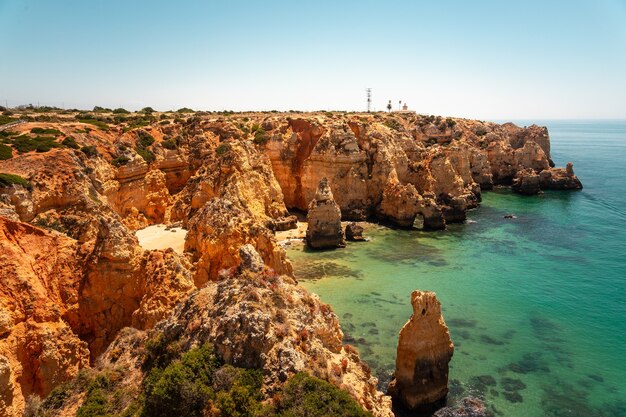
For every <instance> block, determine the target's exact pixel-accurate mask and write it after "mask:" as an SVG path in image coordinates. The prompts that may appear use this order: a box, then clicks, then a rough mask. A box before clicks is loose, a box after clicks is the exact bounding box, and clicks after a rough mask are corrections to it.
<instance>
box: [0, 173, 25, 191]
mask: <svg viewBox="0 0 626 417" xmlns="http://www.w3.org/2000/svg"><path fill="white" fill-rule="evenodd" d="M14 184H15V185H21V186H22V187H24V188H29V189H30V182H28V180H26V179H24V178H22V177H20V176H19V175H15V174H5V173H0V187H9V186H11V185H14Z"/></svg>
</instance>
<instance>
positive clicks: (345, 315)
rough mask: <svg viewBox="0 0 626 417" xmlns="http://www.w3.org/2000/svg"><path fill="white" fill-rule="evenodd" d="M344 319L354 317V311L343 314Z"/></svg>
mask: <svg viewBox="0 0 626 417" xmlns="http://www.w3.org/2000/svg"><path fill="white" fill-rule="evenodd" d="M343 318H344V319H351V318H352V313H346V314H344V315H343Z"/></svg>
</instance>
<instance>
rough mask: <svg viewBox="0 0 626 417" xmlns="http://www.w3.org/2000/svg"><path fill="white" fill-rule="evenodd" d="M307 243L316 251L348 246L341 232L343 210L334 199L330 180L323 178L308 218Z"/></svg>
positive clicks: (310, 206) (312, 201)
mask: <svg viewBox="0 0 626 417" xmlns="http://www.w3.org/2000/svg"><path fill="white" fill-rule="evenodd" d="M306 220H307V229H306V242H307V244H308V245H309V246H310V247H312V248H314V249H324V248H341V247H344V246H345V245H346V243H345V240H344V237H343V230H341V209H340V208H339V205H337V203H336V202H335V199H334V198H333V193H332V191H331V190H330V185H329V184H328V179H327V178H326V177H324V178H322V179H321V180H320V182H319V185H318V186H317V191H316V192H315V198H313V200H311V203H309V211H308V213H307V216H306Z"/></svg>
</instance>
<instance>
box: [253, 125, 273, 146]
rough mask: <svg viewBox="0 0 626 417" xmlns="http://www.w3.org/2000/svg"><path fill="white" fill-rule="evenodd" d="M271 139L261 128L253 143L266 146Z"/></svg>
mask: <svg viewBox="0 0 626 417" xmlns="http://www.w3.org/2000/svg"><path fill="white" fill-rule="evenodd" d="M269 139H270V137H269V136H268V135H267V133H265V130H263V128H259V129H257V131H256V133H255V134H254V139H253V140H252V141H253V142H254V143H256V144H257V145H265V144H266V143H267V141H268V140H269Z"/></svg>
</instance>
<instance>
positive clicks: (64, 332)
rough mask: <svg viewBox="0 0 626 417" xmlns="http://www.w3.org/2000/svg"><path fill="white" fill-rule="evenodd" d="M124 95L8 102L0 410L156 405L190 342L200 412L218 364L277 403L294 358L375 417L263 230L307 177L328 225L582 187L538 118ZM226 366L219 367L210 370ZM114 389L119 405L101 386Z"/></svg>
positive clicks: (258, 396) (463, 209)
mask: <svg viewBox="0 0 626 417" xmlns="http://www.w3.org/2000/svg"><path fill="white" fill-rule="evenodd" d="M122 110H123V109H116V110H108V109H102V108H96V109H94V111H88V112H87V111H83V112H81V111H67V110H60V109H44V110H43V111H34V110H23V111H14V112H12V114H11V115H9V116H5V119H6V120H7V122H6V124H9V123H14V124H12V125H10V126H9V127H8V128H6V129H3V130H2V131H0V277H1V279H2V281H1V285H0V336H1V338H0V414H2V415H21V414H22V412H23V411H24V410H25V409H28V408H29V407H32V404H33V401H35V398H42V399H43V398H46V397H47V399H46V400H44V402H43V405H42V406H41V407H43V409H45V410H48V411H49V412H50V414H51V415H74V413H76V411H77V410H79V409H81V408H83V407H88V406H90V404H91V403H90V401H92V400H93V396H94V395H96V394H94V393H99V394H98V395H101V396H102V398H103V399H102V400H101V401H100V402H99V404H105V407H108V408H107V412H109V413H112V414H115V413H118V414H121V413H123V412H124V411H125V410H129V409H131V408H132V407H135V408H137V409H139V408H142V407H143V409H144V410H145V409H149V408H150V407H153V406H155V407H156V405H155V404H157V405H158V404H160V403H159V402H158V401H157V400H156V399H155V398H157V397H154V396H153V395H157V394H156V393H158V392H160V391H158V389H157V388H158V387H160V385H159V383H160V382H159V381H161V380H162V379H163V378H165V376H167V375H170V374H168V372H170V373H172V372H175V370H170V365H172V366H173V365H176V366H179V368H180V367H184V366H185V364H190V363H193V361H192V359H193V358H194V357H196V356H194V355H200V354H206V355H213V356H210V357H211V358H214V360H215V361H216V363H219V366H217V365H216V366H215V369H217V370H212V371H211V375H212V377H211V378H212V380H213V385H212V386H211V387H208V388H207V389H206V390H199V391H198V390H195V388H193V389H191V388H190V389H191V391H193V392H194V393H196V394H198V393H199V392H200V393H204V394H198V395H199V397H198V398H201V399H204V400H206V401H209V400H210V401H211V404H213V406H214V407H215V409H216V410H218V409H220V407H224V404H223V403H221V402H220V401H226V400H225V399H224V398H225V397H224V395H227V394H224V393H228V392H231V391H232V389H234V388H233V387H234V386H237V383H236V381H238V379H237V378H238V377H236V376H233V375H235V374H236V372H244V371H240V370H241V369H247V370H250V369H253V370H254V369H256V370H259V372H260V373H259V375H260V377H259V379H258V386H256V385H254V384H252V385H254V386H255V387H256V388H255V389H256V390H257V391H258V392H256V391H255V394H254V395H252V394H251V397H253V399H254V401H257V402H258V403H262V402H264V401H265V404H266V405H265V406H267V407H269V405H267V403H268V402H269V403H271V404H272V405H271V406H272V407H274V408H275V409H276V410H278V411H277V413H278V412H279V411H280V410H286V409H288V407H291V406H292V405H293V404H292V403H290V402H289V401H288V399H289V398H292V397H297V395H295V396H294V395H291V394H293V391H290V390H295V389H296V388H298V387H300V388H301V387H302V386H303V384H304V383H305V382H307V381H304V382H302V381H300V380H298V379H297V378H300V379H302V378H304V377H303V376H302V375H303V374H302V373H306V374H308V375H309V377H314V378H317V379H316V380H315V381H318V380H319V381H318V382H315V384H318V383H319V384H322V383H324V384H328V387H326V386H325V385H324V388H323V389H327V390H331V388H332V389H337V388H338V389H339V390H341V391H339V390H337V392H335V391H332V392H333V395H336V396H337V398H340V399H338V400H337V401H344V402H345V404H352V403H350V401H352V402H354V404H357V405H358V407H357V409H358V410H361V411H362V412H363V413H372V414H373V415H376V416H391V415H393V414H392V411H391V398H390V397H389V396H387V395H385V394H384V393H383V392H381V391H379V390H378V388H377V380H376V377H375V375H373V374H372V373H371V370H370V369H369V367H368V366H367V364H366V363H364V362H363V361H362V360H361V359H360V356H359V354H358V352H357V351H356V349H354V348H353V347H351V346H350V345H347V344H344V343H343V340H342V339H343V333H342V330H341V328H340V326H339V321H338V319H337V316H336V315H335V314H334V312H333V310H332V308H331V306H328V305H326V304H324V303H323V302H322V301H320V299H319V297H317V296H316V295H314V294H310V293H308V292H307V291H306V290H305V289H304V288H302V287H301V286H299V285H298V284H297V278H298V277H297V276H296V277H294V276H293V272H292V267H291V264H290V262H289V260H288V259H287V256H286V254H285V251H284V249H283V248H282V247H281V246H280V245H279V243H278V239H277V237H276V234H277V233H283V232H284V231H286V230H291V229H295V228H296V227H297V224H298V223H297V219H296V217H295V216H294V215H293V213H294V212H299V213H300V214H302V213H304V212H306V211H307V210H308V208H309V207H310V204H311V201H313V200H314V199H315V198H316V192H318V187H319V186H320V183H322V185H324V187H328V188H329V190H330V191H329V192H328V193H326V194H328V195H330V198H333V199H334V203H333V204H336V208H337V210H334V211H333V214H340V217H341V218H340V219H338V218H334V222H335V224H337V222H338V221H339V224H341V223H340V221H344V222H346V221H364V220H369V221H377V222H384V223H386V224H390V225H392V226H394V227H399V228H407V229H411V228H422V229H424V230H437V229H445V227H446V225H447V224H450V223H455V222H463V221H464V220H465V218H466V213H467V211H468V210H470V209H474V208H477V207H478V206H479V205H480V201H481V192H482V191H484V190H488V189H491V188H493V187H496V186H511V187H512V189H513V190H514V191H516V192H519V193H520V194H524V195H532V194H537V193H540V192H542V191H543V190H547V189H557V190H573V189H580V188H582V185H581V183H580V181H579V180H578V178H577V177H576V176H575V174H574V170H573V166H572V165H571V164H568V166H567V167H565V168H556V167H554V163H553V162H552V160H551V157H550V151H551V149H550V139H549V135H548V131H547V129H546V128H545V127H540V126H536V125H532V126H529V127H519V126H516V125H514V124H512V123H505V124H496V123H490V122H483V121H478V120H468V119H460V118H451V117H439V116H427V115H418V114H410V113H346V112H312V113H299V112H291V113H276V112H264V113H263V112H250V113H232V112H221V113H206V112H193V111H191V110H189V109H181V110H180V111H178V112H155V111H153V110H151V109H144V111H142V112H136V113H130V112H126V111H122ZM5 119H3V121H4V120H5ZM17 122H19V123H17ZM324 178H326V180H325V181H323V179H324ZM318 194H319V193H318ZM529 198H532V197H529ZM318 200H319V196H318ZM320 201H321V200H320ZM324 201H326V200H324ZM333 208H335V205H333ZM335 217H337V216H335ZM322 220H323V219H322ZM155 225H166V226H170V227H171V230H172V231H171V232H170V231H169V230H165V229H163V230H161V231H159V233H162V234H166V233H171V235H172V236H182V238H183V239H184V247H182V248H180V247H176V248H175V249H176V250H174V249H171V248H165V249H160V248H159V249H151V250H148V249H147V248H145V247H142V245H141V244H140V241H139V240H138V238H137V236H136V232H137V231H138V230H141V229H145V228H147V227H154V226H155ZM185 231H186V234H185ZM335 232H337V233H341V230H338V231H335ZM283 234H284V233H283ZM152 239H153V240H154V236H153V237H152ZM172 239H173V240H176V239H175V238H174V237H172ZM338 241H339V242H340V243H341V244H344V242H343V240H342V239H338ZM178 243H180V242H178ZM348 244H350V243H348ZM355 244H366V243H355ZM152 247H159V246H149V247H148V248H152ZM407 296H408V295H407ZM398 330H399V329H398ZM394 343H395V342H394ZM209 345H210V350H211V353H210V354H209V353H206V351H204V350H202V349H204V347H205V346H209ZM206 349H209V348H206ZM198 352H201V353H198ZM450 354H451V353H450ZM207 357H208V356H207ZM211 360H213V359H211ZM448 360H449V358H448ZM446 364H447V362H446ZM228 366H230V367H231V368H232V369H237V370H239V371H233V370H232V369H231V368H225V367H228ZM119 367H123V368H124V369H125V370H126V371H125V372H124V373H116V372H117V371H116V369H118V368H119ZM179 368H176V369H178V370H180V369H179ZM189 368H190V369H196V368H194V366H192V365H189ZM218 368H219V369H218ZM172 369H173V368H172ZM224 369H226V370H224ZM155 370H158V372H157V371H155ZM196 370H197V369H196ZM213 371H215V373H213ZM218 371H219V372H218ZM159 372H160V373H159ZM181 372H182V371H181ZM190 372H191V371H190ZM194 372H195V371H194ZM220 372H221V373H220ZM229 372H230V374H228V373H229ZM223 374H228V375H231V376H230V377H229V378H230V379H228V378H225V379H228V380H229V381H230V382H229V383H228V384H226V383H224V384H222V385H219V384H217V385H216V383H215V381H216V380H220V379H219V378H217V377H215V378H214V376H215V375H222V376H223ZM194 375H195V374H194ZM237 375H239V374H237ZM242 378H243V377H242ZM446 378H447V376H446ZM105 380H106V381H105ZM242 380H246V381H249V379H245V378H243V379H242ZM85 381H87V382H85ZM155 381H157V382H155ZM233 381H235V382H233ZM294 381H295V382H294ZM298 382H301V384H300V385H297V384H298ZM307 383H309V384H314V383H313V382H310V381H308V382H307ZM151 384H152V385H151ZM164 384H165V382H164ZM242 384H243V383H242ZM244 385H245V384H244ZM252 385H245V386H246V387H247V388H246V389H248V388H250V386H252ZM155 387H157V388H155ZM225 387H226V388H225ZM209 388H210V389H209ZM320 389H321V388H320ZM98 390H100V391H98ZM120 390H123V393H124V395H123V399H122V400H120V399H119V398H118V399H115V398H113V397H114V395H113V394H110V393H114V392H122V391H120ZM194 390H195V391H194ZM229 390H231V391H229ZM250 390H252V388H250ZM105 392H106V393H108V394H106V393H105ZM329 392H330V391H329ZM290 393H291V394H290ZM346 393H347V395H346V396H345V398H344V397H342V396H341V395H344V394H346ZM205 394H206V398H205V397H202V395H205ZM220 394H223V395H222V396H221V397H220ZM194 395H195V394H194ZM228 395H230V394H228ZM290 395H291V397H290ZM194 398H196V397H194ZM220 398H222V400H220ZM272 399H275V400H272ZM153 400H154V401H155V402H154V403H153V402H151V401H153ZM93 401H95V400H93ZM141 401H144V403H141ZM251 401H252V400H251ZM293 401H295V400H293ZM205 403H208V402H205ZM220 404H221V405H220ZM255 404H256V403H255ZM259 407H261V406H259ZM281 407H282V408H281ZM346 407H348V406H346ZM83 409H84V408H83ZM205 411H206V410H205ZM209 411H210V410H209ZM209 411H206V412H207V413H208V412H209ZM209 415H211V414H209ZM215 415H218V414H215ZM355 415H356V414H355ZM364 415H365V414H364Z"/></svg>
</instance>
